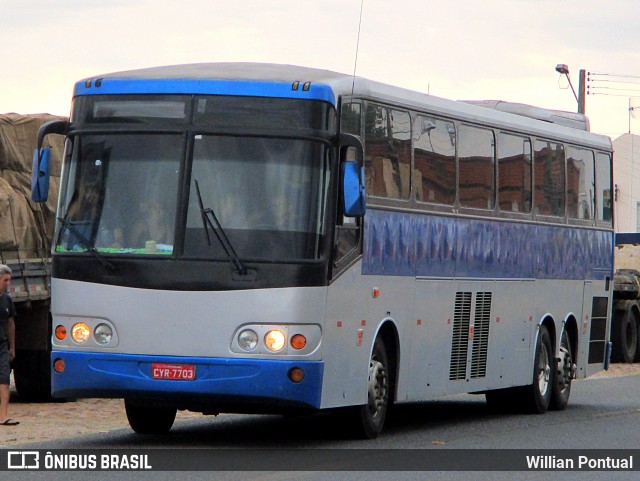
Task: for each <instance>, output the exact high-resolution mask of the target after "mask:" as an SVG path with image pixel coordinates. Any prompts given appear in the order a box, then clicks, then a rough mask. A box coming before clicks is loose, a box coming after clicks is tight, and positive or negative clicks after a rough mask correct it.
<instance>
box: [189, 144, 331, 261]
mask: <svg viewBox="0 0 640 481" xmlns="http://www.w3.org/2000/svg"><path fill="white" fill-rule="evenodd" d="M327 152H328V150H327V149H326V148H325V146H324V145H323V144H321V143H318V142H312V141H307V140H296V139H276V138H256V137H251V138H243V137H229V136H214V135H196V136H195V139H194V149H193V166H192V170H191V189H190V197H189V207H188V214H187V229H186V237H185V251H184V254H185V256H194V257H205V258H220V257H221V256H223V255H224V251H223V250H222V247H221V245H220V244H219V243H217V242H216V241H215V240H211V241H208V240H207V235H206V233H205V232H204V226H203V221H202V215H201V211H200V205H199V202H198V197H197V192H196V189H195V187H194V183H195V181H198V183H199V185H200V188H201V194H202V201H203V206H204V207H205V208H208V209H211V211H212V212H213V213H214V214H215V215H216V217H217V218H218V221H219V222H220V225H221V227H222V228H223V229H224V231H225V234H226V235H227V236H229V239H230V241H231V244H232V245H233V247H234V248H235V250H236V251H237V252H238V255H239V256H240V257H241V258H244V259H316V258H318V257H319V256H320V251H319V249H320V244H321V242H320V241H321V239H322V235H323V234H324V222H323V220H324V213H325V204H326V199H327V188H328V172H329V170H328V165H327V163H328V162H327V159H326V156H327V155H328V154H327Z"/></svg>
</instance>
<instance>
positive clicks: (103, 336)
mask: <svg viewBox="0 0 640 481" xmlns="http://www.w3.org/2000/svg"><path fill="white" fill-rule="evenodd" d="M112 337H113V329H111V327H109V326H108V325H107V324H98V325H97V326H96V328H95V330H94V331H93V338H94V339H95V340H96V342H97V343H98V344H102V345H104V344H109V342H111V338H112Z"/></svg>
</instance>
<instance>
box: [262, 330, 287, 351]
mask: <svg viewBox="0 0 640 481" xmlns="http://www.w3.org/2000/svg"><path fill="white" fill-rule="evenodd" d="M286 341H287V339H286V337H285V335H284V333H283V332H282V331H278V330H276V329H274V330H272V331H269V332H267V334H266V335H265V336H264V344H265V345H266V346H267V349H269V350H270V351H271V352H278V351H280V350H282V348H283V347H284V345H285V344H286Z"/></svg>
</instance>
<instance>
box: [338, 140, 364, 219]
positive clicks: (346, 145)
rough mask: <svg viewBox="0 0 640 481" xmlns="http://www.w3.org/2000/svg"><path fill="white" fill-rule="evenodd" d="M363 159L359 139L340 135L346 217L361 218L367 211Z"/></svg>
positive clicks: (362, 150) (343, 198)
mask: <svg viewBox="0 0 640 481" xmlns="http://www.w3.org/2000/svg"><path fill="white" fill-rule="evenodd" d="M363 159H364V149H363V147H362V143H361V142H360V139H359V138H358V137H356V136H354V135H350V134H341V135H340V166H341V174H342V200H343V206H342V207H343V210H344V215H345V216H347V217H363V216H364V214H365V212H366V211H367V195H366V190H365V184H364V165H363Z"/></svg>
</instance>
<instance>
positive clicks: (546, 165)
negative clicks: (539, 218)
mask: <svg viewBox="0 0 640 481" xmlns="http://www.w3.org/2000/svg"><path fill="white" fill-rule="evenodd" d="M534 170H535V183H536V186H535V205H536V214H538V215H552V216H556V217H564V206H565V191H564V189H565V187H564V177H565V175H564V147H563V145H562V144H556V143H554V142H547V141H541V140H536V142H535V154H534Z"/></svg>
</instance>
